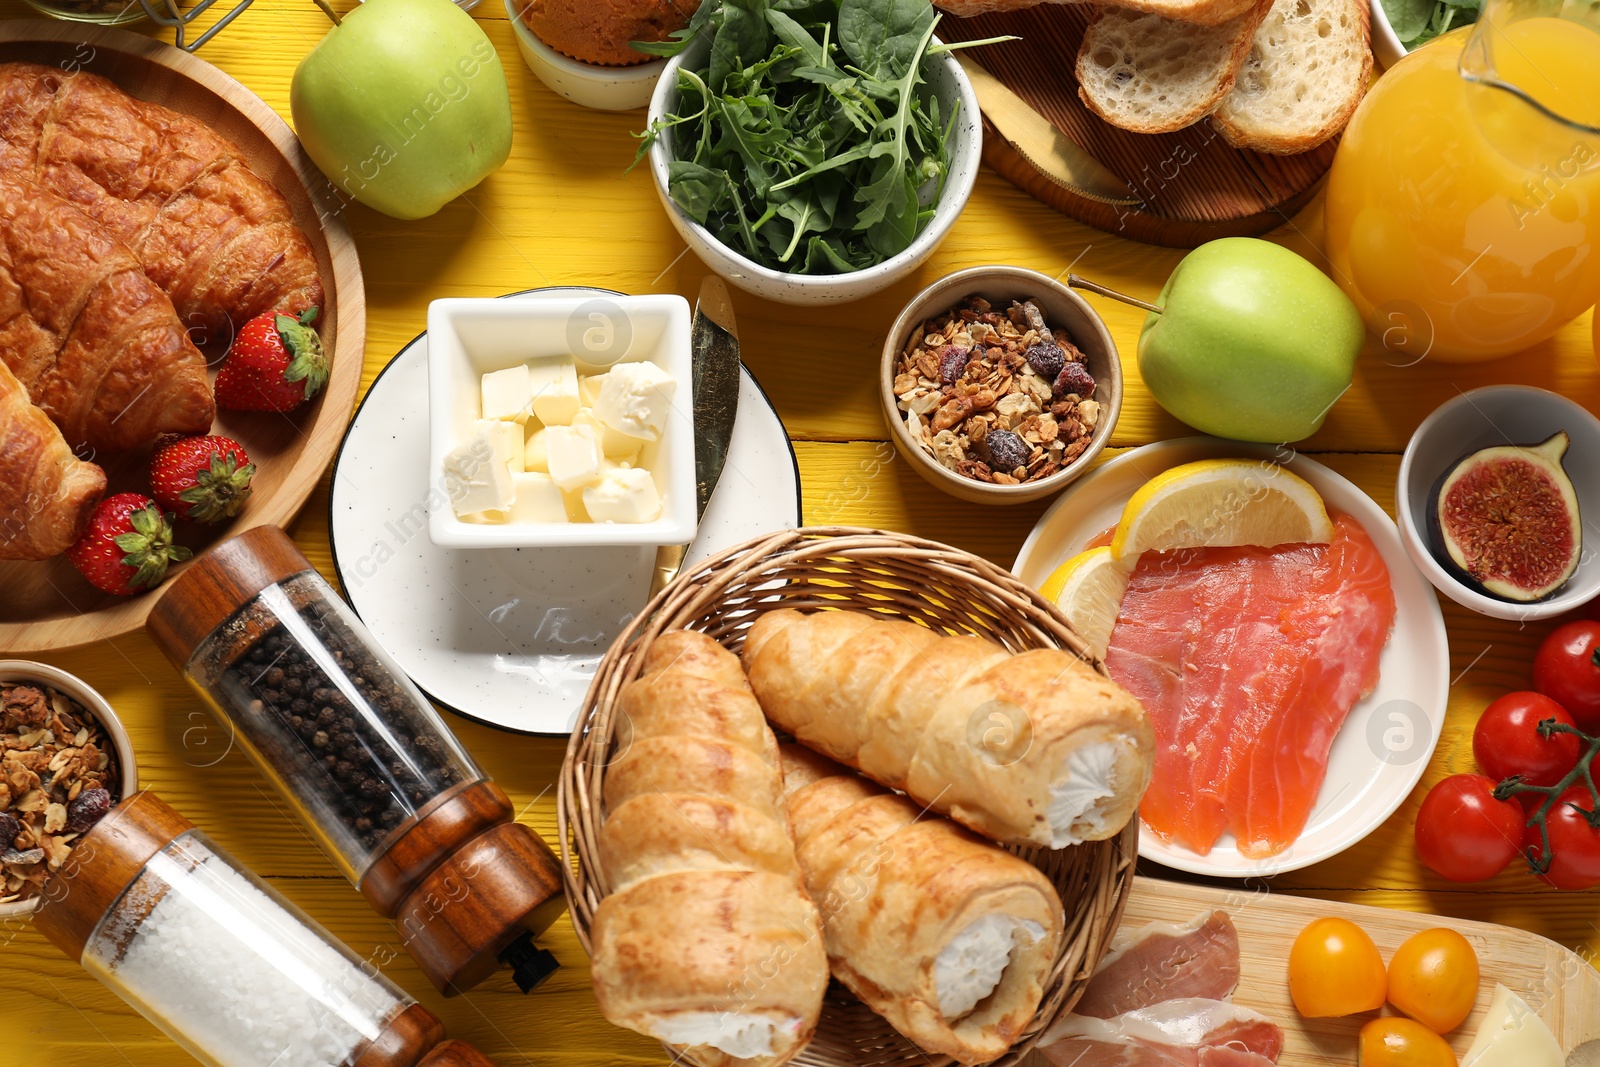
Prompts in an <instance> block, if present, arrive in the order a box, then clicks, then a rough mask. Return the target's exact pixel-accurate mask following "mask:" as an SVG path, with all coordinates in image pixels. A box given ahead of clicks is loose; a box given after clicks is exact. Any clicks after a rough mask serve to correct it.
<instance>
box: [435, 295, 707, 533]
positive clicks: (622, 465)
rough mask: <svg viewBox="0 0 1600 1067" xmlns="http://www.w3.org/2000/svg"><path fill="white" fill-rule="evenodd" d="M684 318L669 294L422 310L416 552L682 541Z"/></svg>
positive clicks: (687, 471) (689, 494)
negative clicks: (420, 511)
mask: <svg viewBox="0 0 1600 1067" xmlns="http://www.w3.org/2000/svg"><path fill="white" fill-rule="evenodd" d="M689 318H690V314H689V304H688V302H687V301H686V300H684V299H683V298H682V297H680V296H670V295H669V296H609V295H600V294H596V295H595V296H593V297H583V298H576V297H567V298H551V299H545V300H494V299H478V298H456V299H447V300H435V301H433V302H432V303H431V304H429V305H428V424H429V425H428V432H429V447H428V462H429V483H430V490H431V491H430V492H429V494H428V501H427V503H428V536H429V539H430V540H432V541H433V543H434V544H436V545H440V546H442V547H445V548H527V547H538V546H549V547H559V546H576V545H667V544H687V543H688V542H689V541H692V540H693V539H694V533H695V523H696V516H695V485H694V419H693V414H692V410H693V409H692V398H691V396H690V388H691V382H692V376H693V369H694V368H693V357H692V356H691V354H690V351H689Z"/></svg>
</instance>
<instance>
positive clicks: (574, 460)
mask: <svg viewBox="0 0 1600 1067" xmlns="http://www.w3.org/2000/svg"><path fill="white" fill-rule="evenodd" d="M544 442H545V456H546V462H547V463H548V465H549V467H550V477H552V478H554V479H555V482H556V484H557V485H559V486H560V487H561V488H563V489H568V490H571V489H581V488H583V487H584V486H586V485H588V484H589V483H590V482H592V481H594V480H595V479H596V478H598V477H600V461H601V453H600V438H599V437H598V436H597V435H596V434H595V432H594V430H592V429H590V428H589V427H588V426H548V427H546V428H545V431H544Z"/></svg>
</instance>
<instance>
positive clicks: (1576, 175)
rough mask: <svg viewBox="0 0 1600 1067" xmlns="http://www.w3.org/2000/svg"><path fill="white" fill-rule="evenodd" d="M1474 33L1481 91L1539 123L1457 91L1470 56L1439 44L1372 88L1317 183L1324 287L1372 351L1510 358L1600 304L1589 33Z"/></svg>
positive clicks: (1594, 57)
mask: <svg viewBox="0 0 1600 1067" xmlns="http://www.w3.org/2000/svg"><path fill="white" fill-rule="evenodd" d="M1477 32H1480V33H1484V34H1488V35H1489V37H1488V38H1487V41H1486V42H1481V43H1486V44H1487V45H1488V47H1489V48H1490V49H1492V53H1490V54H1492V59H1493V62H1492V74H1493V76H1494V77H1495V78H1496V79H1497V80H1499V81H1501V82H1504V83H1508V84H1510V85H1513V86H1516V87H1517V88H1518V89H1519V90H1521V91H1522V92H1525V93H1527V94H1529V95H1531V96H1532V97H1533V98H1534V99H1535V100H1537V101H1538V102H1539V103H1540V104H1541V105H1543V109H1541V108H1540V107H1535V106H1534V105H1533V104H1530V103H1529V102H1528V101H1527V100H1525V99H1523V98H1521V97H1520V96H1518V95H1517V94H1516V93H1514V92H1511V91H1508V90H1507V89H1505V88H1503V87H1499V86H1495V85H1490V84H1484V83H1482V82H1481V81H1473V80H1470V79H1469V78H1467V77H1464V76H1463V74H1462V72H1461V70H1458V62H1459V61H1460V60H1461V58H1462V50H1463V47H1464V46H1467V47H1469V48H1471V47H1478V46H1479V44H1480V42H1479V40H1478V39H1477V38H1473V39H1472V41H1473V43H1472V45H1468V37H1467V35H1466V34H1465V33H1456V34H1449V35H1446V36H1445V37H1441V38H1439V39H1438V40H1437V41H1434V42H1433V43H1431V44H1428V45H1426V46H1425V47H1423V48H1421V49H1419V50H1417V51H1416V52H1413V53H1412V54H1411V55H1408V56H1407V57H1406V58H1405V59H1403V60H1402V61H1401V62H1399V63H1397V64H1396V65H1395V66H1394V67H1393V68H1391V69H1390V70H1389V71H1388V73H1386V74H1384V76H1383V77H1382V78H1380V79H1379V80H1378V82H1377V84H1376V85H1375V86H1374V87H1373V89H1372V91H1371V92H1370V93H1369V94H1368V95H1367V98H1366V99H1365V100H1364V101H1362V103H1361V106H1360V108H1359V109H1358V110H1357V111H1356V114H1355V116H1354V118H1353V119H1352V120H1351V122H1350V126H1349V128H1348V129H1347V130H1346V131H1345V135H1344V140H1343V142H1342V143H1341V144H1340V146H1339V152H1338V155H1337V156H1336V157H1335V159H1334V164H1333V171H1332V173H1331V175H1330V176H1329V179H1328V193H1327V235H1328V236H1327V241H1328V256H1329V259H1330V260H1331V262H1332V266H1333V276H1334V278H1335V279H1336V280H1337V281H1338V282H1339V284H1340V286H1341V287H1342V288H1343V289H1344V291H1345V292H1346V293H1347V294H1349V296H1350V297H1351V299H1352V300H1354V301H1355V302H1356V306H1357V307H1358V308H1360V309H1361V313H1362V316H1363V317H1364V318H1365V319H1366V321H1367V327H1368V329H1370V330H1371V331H1372V332H1373V333H1374V334H1375V335H1376V336H1378V337H1379V338H1380V339H1383V340H1385V341H1387V340H1388V339H1389V335H1390V334H1391V333H1392V332H1394V331H1396V330H1400V331H1403V333H1404V336H1403V337H1401V338H1399V339H1400V340H1401V343H1402V344H1404V345H1405V346H1407V347H1406V349H1405V350H1406V351H1408V352H1410V353H1411V354H1412V355H1414V356H1417V357H1420V356H1421V355H1422V354H1423V353H1424V352H1426V354H1427V355H1428V356H1429V357H1430V358H1434V359H1441V360H1445V361H1449V362H1477V361H1481V360H1488V359H1496V358H1498V357H1500V356H1506V355H1510V354H1511V353H1513V352H1518V351H1521V350H1522V349H1525V348H1527V347H1528V346H1530V345H1533V344H1535V343H1537V342H1539V341H1541V340H1543V339H1544V338H1546V337H1548V336H1550V335H1551V334H1552V333H1554V332H1555V331H1556V330H1557V329H1558V328H1560V327H1561V326H1562V325H1563V324H1564V323H1566V322H1568V321H1570V320H1571V319H1573V318H1575V317H1576V316H1578V315H1580V314H1582V312H1583V310H1584V309H1585V308H1587V307H1588V306H1589V305H1590V304H1592V303H1594V298H1595V293H1597V292H1600V135H1597V134H1596V133H1595V129H1594V128H1597V127H1600V33H1597V32H1595V31H1594V30H1593V29H1590V28H1589V27H1588V26H1585V25H1583V24H1580V23H1576V22H1573V21H1569V20H1564V19H1559V18H1551V17H1533V18H1526V19H1521V20H1518V21H1508V22H1506V23H1504V24H1490V23H1487V22H1486V23H1483V24H1480V26H1479V27H1478V28H1477ZM1469 69H1470V68H1469ZM1545 109H1548V110H1545ZM1549 112H1555V113H1556V114H1557V115H1560V116H1561V118H1557V117H1555V115H1552V114H1550V113H1549ZM1563 120H1566V121H1563ZM1585 127H1589V128H1585ZM1391 347H1392V346H1391Z"/></svg>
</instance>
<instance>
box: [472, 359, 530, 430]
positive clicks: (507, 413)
mask: <svg viewBox="0 0 1600 1067" xmlns="http://www.w3.org/2000/svg"><path fill="white" fill-rule="evenodd" d="M478 384H479V387H480V388H481V389H482V391H483V417H484V418H486V419H508V420H510V421H512V422H518V423H521V422H526V421H528V414H529V413H530V412H531V411H532V410H533V409H532V408H531V407H530V406H529V405H530V402H531V401H532V399H533V380H532V378H530V377H529V375H528V365H527V364H526V363H518V364H517V365H516V366H515V367H507V368H506V369H505V370H497V371H490V372H489V373H488V374H485V375H484V376H483V378H482V379H481V380H480V381H479V383H478Z"/></svg>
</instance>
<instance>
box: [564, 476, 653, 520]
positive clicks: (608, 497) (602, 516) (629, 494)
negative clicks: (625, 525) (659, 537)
mask: <svg viewBox="0 0 1600 1067" xmlns="http://www.w3.org/2000/svg"><path fill="white" fill-rule="evenodd" d="M583 507H584V510H585V511H587V512H588V513H589V518H590V519H591V520H592V521H594V522H654V521H655V520H656V519H659V518H660V517H661V497H660V495H659V494H658V493H657V492H656V482H655V479H654V478H652V477H650V472H649V471H646V470H640V469H638V468H637V467H620V468H617V469H616V470H609V471H606V473H605V475H604V476H603V477H601V479H600V480H599V481H598V482H595V483H594V484H593V485H589V486H585V487H584V490H583Z"/></svg>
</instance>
